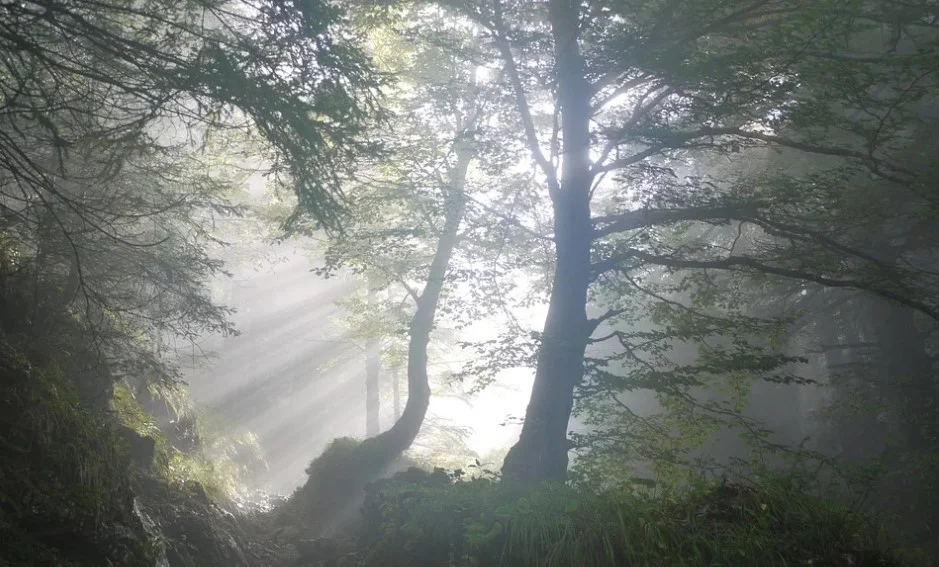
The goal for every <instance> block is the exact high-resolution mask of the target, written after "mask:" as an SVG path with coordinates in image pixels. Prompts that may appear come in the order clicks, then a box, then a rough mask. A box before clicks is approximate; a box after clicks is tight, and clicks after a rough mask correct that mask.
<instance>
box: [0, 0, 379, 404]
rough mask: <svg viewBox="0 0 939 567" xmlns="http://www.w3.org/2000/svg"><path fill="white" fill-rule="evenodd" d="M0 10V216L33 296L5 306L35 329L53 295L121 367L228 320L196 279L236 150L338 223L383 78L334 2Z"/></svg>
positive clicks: (145, 363)
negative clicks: (347, 179) (266, 165)
mask: <svg viewBox="0 0 939 567" xmlns="http://www.w3.org/2000/svg"><path fill="white" fill-rule="evenodd" d="M0 22H2V27H3V30H2V31H0V50H2V51H3V53H5V54H10V56H9V57H3V58H2V62H0V91H2V93H3V97H4V104H3V107H2V108H0V121H2V122H3V127H2V128H0V130H2V134H0V207H2V222H3V225H2V228H0V230H2V231H3V234H4V238H5V240H6V241H7V242H8V245H9V246H12V247H14V248H15V249H16V251H17V254H18V255H19V258H20V259H19V260H18V269H19V270H20V275H21V276H23V277H32V278H34V279H35V280H36V281H37V283H38V282H40V281H42V285H41V286H39V285H37V286H36V290H37V292H38V291H39V290H42V293H43V294H44V295H39V294H38V293H37V294H35V295H34V296H33V298H32V302H31V303H32V305H31V307H30V305H29V304H20V305H16V306H14V307H15V308H16V309H19V310H22V311H24V313H22V315H23V317H20V319H19V320H21V321H28V324H27V326H28V327H29V332H32V333H37V334H39V335H41V334H42V332H43V329H42V327H43V325H42V322H41V321H38V320H37V319H36V315H37V313H39V310H38V309H37V305H38V304H39V303H49V302H59V303H60V305H59V308H61V310H69V312H73V313H75V314H77V315H79V316H80V317H82V318H83V320H84V324H85V325H87V330H88V331H89V332H90V333H92V334H93V338H92V339H91V340H90V342H89V345H88V347H89V349H91V350H92V351H96V352H95V353H94V354H95V356H99V355H101V356H103V357H104V358H105V359H107V360H109V361H110V363H111V364H112V365H114V370H115V371H116V372H117V373H118V374H119V375H128V376H133V375H136V376H141V375H144V374H147V375H153V374H157V375H160V376H165V375H166V372H165V368H163V365H164V363H165V362H166V360H165V359H163V358H162V356H161V355H162V354H163V353H162V347H163V346H165V343H166V342H169V339H170V338H171V337H173V338H175V337H181V338H183V339H191V338H192V337H194V336H196V335H198V334H200V333H203V332H231V331H232V329H231V327H230V325H229V324H228V323H227V321H226V310H225V309H223V308H220V307H218V306H216V305H213V304H212V302H211V300H210V298H209V295H208V293H207V292H206V290H205V284H206V282H207V280H208V278H209V277H211V276H212V275H213V274H216V273H218V272H220V270H221V264H220V263H219V262H217V261H215V260H212V259H211V258H210V257H209V256H208V255H207V253H206V249H207V247H208V246H210V245H212V244H213V238H214V237H213V231H212V223H213V221H214V218H213V217H215V216H219V215H221V216H224V215H233V214H239V212H240V209H239V208H238V207H235V206H232V205H230V204H229V203H228V202H227V198H228V197H229V196H230V192H231V188H232V187H233V186H234V185H236V184H237V183H239V182H240V181H241V176H240V175H238V174H237V172H236V170H235V169H234V168H231V167H228V166H230V165H232V162H233V161H234V160H232V159H230V156H231V154H232V153H233V152H242V153H244V152H248V153H251V154H254V153H257V152H260V153H262V154H263V155H264V156H265V157H269V158H270V159H271V160H272V162H273V164H274V165H273V167H272V169H271V173H272V174H273V176H274V177H275V178H276V179H277V180H279V182H281V183H283V184H284V186H285V187H286V186H289V187H290V188H291V190H293V191H294V192H295V193H296V195H297V196H298V198H299V200H298V202H299V206H298V208H297V209H296V210H295V215H294V218H300V217H301V216H308V217H311V218H314V219H317V221H318V222H320V223H321V224H323V225H324V226H328V227H331V228H334V227H336V224H335V220H336V218H337V215H338V214H339V212H338V209H339V208H340V204H341V193H340V191H339V188H340V181H341V179H342V178H343V177H344V175H346V174H347V173H348V172H349V170H350V168H351V167H352V166H353V163H354V162H355V161H356V160H357V159H358V158H362V157H366V156H367V155H370V154H371V152H372V151H373V146H374V145H373V144H371V143H370V142H368V140H367V139H366V138H365V136H364V133H365V128H366V127H367V126H368V125H369V124H371V123H372V120H373V119H378V118H380V111H379V109H378V107H377V103H378V98H379V97H378V92H377V91H378V88H379V87H380V85H381V82H380V80H378V79H377V75H376V74H374V73H373V72H372V70H371V68H370V66H369V65H368V63H367V60H366V58H365V56H364V55H363V54H362V53H361V52H360V51H359V50H358V49H357V48H356V47H355V45H354V43H353V41H352V40H351V39H350V38H348V36H347V35H346V36H342V34H336V33H335V32H337V31H338V30H339V28H340V27H341V26H342V25H343V16H342V13H341V12H340V11H339V10H337V9H336V8H334V7H331V6H326V5H325V4H317V3H309V2H304V3H299V4H294V3H288V4H284V3H273V4H272V3H266V2H262V3H242V2H227V1H218V2H216V1H206V2H190V3H170V4H166V3H160V2H144V3H139V4H135V5H134V6H129V5H127V4H126V3H124V2H103V3H102V2H85V1H82V0H78V1H74V2H47V1H35V2H19V3H14V4H9V5H4V6H3V7H2V8H0ZM340 36H342V37H344V38H345V39H337V38H338V37H340ZM299 62H302V63H303V64H298V63H299ZM27 274H29V275H28V276H27ZM44 312H46V313H48V312H50V311H49V310H45V311H44ZM22 330H23V329H18V330H17V331H22ZM144 336H146V337H145V338H144ZM144 367H146V368H144ZM90 389H91V390H93V391H90V392H89V396H90V397H91V398H94V399H95V400H96V401H97V402H99V403H100V402H102V401H103V400H106V399H107V397H108V396H107V394H108V391H109V384H106V383H101V384H97V385H95V386H93V387H91V388H90Z"/></svg>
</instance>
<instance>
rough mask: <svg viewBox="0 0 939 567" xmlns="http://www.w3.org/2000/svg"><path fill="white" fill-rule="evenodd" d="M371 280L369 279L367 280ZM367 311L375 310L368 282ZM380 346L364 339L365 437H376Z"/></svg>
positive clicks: (374, 341)
mask: <svg viewBox="0 0 939 567" xmlns="http://www.w3.org/2000/svg"><path fill="white" fill-rule="evenodd" d="M369 279H370V280H371V278H369ZM367 294H368V295H367V299H366V302H367V309H368V312H369V313H370V314H371V313H372V312H373V311H374V310H375V309H376V301H375V283H374V282H373V281H369V282H368V291H367ZM380 350H381V346H380V344H379V341H378V338H377V337H372V336H369V338H367V339H365V436H366V437H374V436H376V435H378V429H379V427H378V412H379V404H380V402H379V397H378V373H379V371H380V369H381V359H380V358H379V356H380V354H381V353H380Z"/></svg>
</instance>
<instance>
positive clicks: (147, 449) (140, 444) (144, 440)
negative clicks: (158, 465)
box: [118, 426, 156, 470]
mask: <svg viewBox="0 0 939 567" xmlns="http://www.w3.org/2000/svg"><path fill="white" fill-rule="evenodd" d="M118 434H119V435H120V436H121V439H123V440H124V441H126V442H127V445H128V454H129V455H130V458H131V460H132V461H133V462H134V463H136V464H137V465H138V466H140V467H141V468H143V469H144V470H150V467H151V466H153V455H154V453H155V452H156V440H155V439H153V437H144V436H143V435H140V434H139V433H137V432H136V431H134V430H133V429H131V428H129V427H124V426H121V427H120V428H118Z"/></svg>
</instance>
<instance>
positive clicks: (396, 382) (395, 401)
mask: <svg viewBox="0 0 939 567" xmlns="http://www.w3.org/2000/svg"><path fill="white" fill-rule="evenodd" d="M391 396H392V402H391V403H392V405H393V407H394V415H395V421H398V418H400V417H401V377H400V376H399V375H398V365H397V364H395V365H394V366H392V367H391Z"/></svg>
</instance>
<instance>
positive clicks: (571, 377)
mask: <svg viewBox="0 0 939 567" xmlns="http://www.w3.org/2000/svg"><path fill="white" fill-rule="evenodd" d="M576 6H577V5H576V4H573V3H572V2H570V1H569V0H552V1H551V3H550V19H551V25H552V30H553V36H554V50H555V53H554V56H555V62H556V66H557V73H558V83H559V86H558V99H559V104H560V107H561V132H562V137H563V145H564V147H563V159H562V166H561V167H562V169H561V174H562V177H561V179H560V183H559V184H558V187H556V188H555V190H553V191H552V195H551V200H552V205H553V208H554V236H555V250H556V254H557V263H556V266H555V273H554V280H553V285H552V289H551V300H550V305H549V307H548V316H547V318H546V320H545V326H544V333H543V335H542V344H541V348H540V350H539V353H538V365H537V369H536V371H535V382H534V385H533V387H532V393H531V399H530V401H529V403H528V409H527V410H526V413H525V423H524V425H523V426H522V432H521V436H520V437H519V440H518V443H516V444H515V446H513V447H512V448H511V450H509V452H508V454H507V455H506V457H505V462H504V465H503V469H502V472H503V475H504V476H505V477H506V478H508V479H512V480H518V481H524V482H537V481H540V480H558V481H562V480H564V479H565V478H566V476H567V464H568V449H569V443H568V440H567V426H568V422H569V421H570V416H571V410H572V408H573V404H574V389H575V388H576V387H577V385H578V384H580V382H581V380H582V379H583V374H584V353H585V351H586V348H587V340H588V339H589V337H590V333H591V331H592V327H591V325H590V322H589V321H588V319H587V311H586V305H587V286H588V285H589V283H590V242H591V223H590V185H591V182H592V179H593V177H592V174H591V172H590V87H589V84H588V83H587V81H586V79H585V77H584V60H583V57H582V55H581V53H580V48H579V45H578V43H577V24H578V22H579V21H580V14H579V13H578V10H577V7H576Z"/></svg>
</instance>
